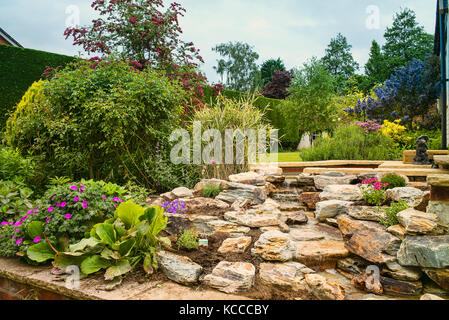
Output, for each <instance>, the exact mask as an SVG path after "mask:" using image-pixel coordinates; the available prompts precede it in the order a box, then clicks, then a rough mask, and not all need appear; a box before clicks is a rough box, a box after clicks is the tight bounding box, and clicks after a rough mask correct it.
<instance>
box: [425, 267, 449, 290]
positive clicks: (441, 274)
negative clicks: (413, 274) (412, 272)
mask: <svg viewBox="0 0 449 320" xmlns="http://www.w3.org/2000/svg"><path fill="white" fill-rule="evenodd" d="M423 271H424V273H425V274H426V275H427V276H428V277H429V278H430V279H432V280H433V281H434V282H435V283H436V284H438V285H439V286H440V287H441V288H443V289H444V290H449V269H428V268H426V269H423Z"/></svg>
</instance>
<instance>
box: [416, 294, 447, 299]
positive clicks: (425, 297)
mask: <svg viewBox="0 0 449 320" xmlns="http://www.w3.org/2000/svg"><path fill="white" fill-rule="evenodd" d="M419 300H445V299H443V298H441V297H439V296H437V295H434V294H430V293H426V294H424V295H422V297H421V298H420V299H419Z"/></svg>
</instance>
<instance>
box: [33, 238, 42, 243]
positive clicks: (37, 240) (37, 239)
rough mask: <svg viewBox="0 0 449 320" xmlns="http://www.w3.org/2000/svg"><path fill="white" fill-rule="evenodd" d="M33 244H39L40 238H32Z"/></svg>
mask: <svg viewBox="0 0 449 320" xmlns="http://www.w3.org/2000/svg"><path fill="white" fill-rule="evenodd" d="M33 241H34V243H38V242H40V241H41V237H36V238H34V240H33Z"/></svg>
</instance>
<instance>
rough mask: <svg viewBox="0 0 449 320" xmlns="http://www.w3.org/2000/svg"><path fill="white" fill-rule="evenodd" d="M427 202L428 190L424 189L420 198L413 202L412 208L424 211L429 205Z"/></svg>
mask: <svg viewBox="0 0 449 320" xmlns="http://www.w3.org/2000/svg"><path fill="white" fill-rule="evenodd" d="M429 202H430V191H424V193H423V196H422V197H421V199H419V200H417V201H416V202H415V206H414V209H416V210H418V211H423V212H426V210H427V207H428V206H429Z"/></svg>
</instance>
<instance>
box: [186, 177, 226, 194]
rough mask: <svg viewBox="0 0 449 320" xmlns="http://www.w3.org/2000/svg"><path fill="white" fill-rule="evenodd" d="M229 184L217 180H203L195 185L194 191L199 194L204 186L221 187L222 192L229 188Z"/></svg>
mask: <svg viewBox="0 0 449 320" xmlns="http://www.w3.org/2000/svg"><path fill="white" fill-rule="evenodd" d="M228 184H229V182H228V181H225V180H219V179H203V180H201V181H200V182H198V183H197V184H196V185H195V188H194V191H195V192H198V193H201V192H202V191H203V189H204V187H206V186H214V187H221V188H222V189H223V190H226V189H228V188H229V186H228Z"/></svg>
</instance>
